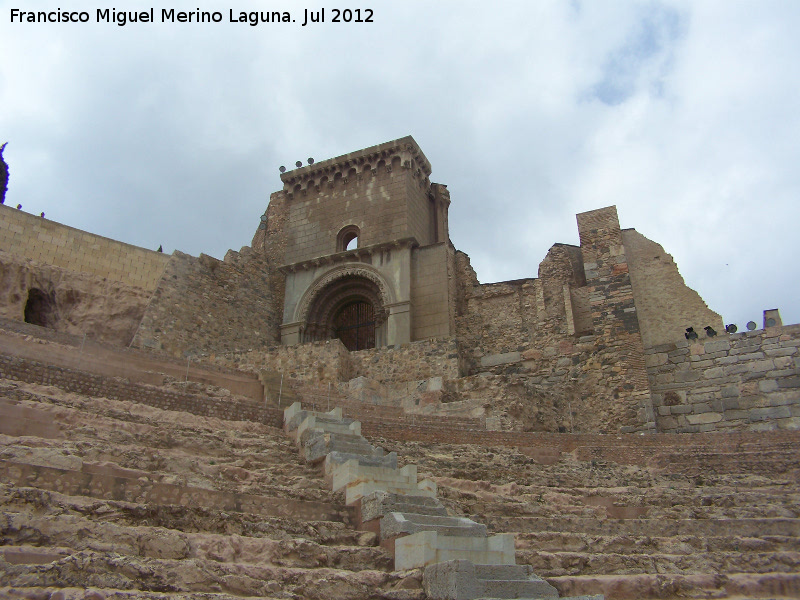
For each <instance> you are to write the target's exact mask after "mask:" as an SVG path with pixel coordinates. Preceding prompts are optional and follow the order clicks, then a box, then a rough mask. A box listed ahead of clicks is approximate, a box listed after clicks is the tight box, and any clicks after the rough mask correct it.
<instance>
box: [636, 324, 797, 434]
mask: <svg viewBox="0 0 800 600" xmlns="http://www.w3.org/2000/svg"><path fill="white" fill-rule="evenodd" d="M799 347H800V325H787V326H784V327H768V328H766V329H763V330H758V331H749V332H745V333H737V334H733V335H727V334H722V335H720V336H718V337H714V338H704V339H703V338H701V339H700V340H697V341H695V342H693V343H690V342H689V341H687V340H682V341H679V342H675V343H671V344H663V345H660V346H655V347H654V348H649V349H647V350H645V359H646V363H647V372H648V376H649V378H650V386H651V389H652V391H653V395H652V400H653V408H654V410H655V411H656V425H657V428H658V431H664V432H678V433H690V432H702V431H729V430H732V429H748V430H769V429H800V350H799V349H798V348H799Z"/></svg>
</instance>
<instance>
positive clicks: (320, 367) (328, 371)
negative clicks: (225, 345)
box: [215, 339, 354, 384]
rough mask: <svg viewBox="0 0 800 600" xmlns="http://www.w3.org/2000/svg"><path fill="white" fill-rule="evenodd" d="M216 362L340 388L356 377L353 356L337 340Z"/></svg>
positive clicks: (222, 358) (230, 357) (232, 356)
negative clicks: (341, 382) (339, 386)
mask: <svg viewBox="0 0 800 600" xmlns="http://www.w3.org/2000/svg"><path fill="white" fill-rule="evenodd" d="M215 362H216V363H217V364H221V365H225V366H228V367H233V368H237V369H242V370H245V371H253V372H258V371H260V370H262V369H263V370H265V371H268V372H271V373H278V374H280V373H282V374H283V375H284V378H286V380H287V381H288V380H289V379H291V380H293V381H297V382H317V383H320V384H327V383H332V384H336V383H339V382H340V381H347V380H349V379H352V378H353V377H354V375H353V363H352V360H351V358H350V352H348V350H347V348H345V347H344V344H342V342H340V341H339V340H337V339H334V340H325V341H322V342H309V343H306V344H299V345H296V346H272V347H270V348H268V349H265V350H257V351H253V352H245V353H234V354H231V355H226V356H218V357H216V359H215Z"/></svg>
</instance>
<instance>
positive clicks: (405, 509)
mask: <svg viewBox="0 0 800 600" xmlns="http://www.w3.org/2000/svg"><path fill="white" fill-rule="evenodd" d="M390 512H402V513H414V514H417V515H431V516H439V517H446V516H447V509H446V508H445V507H444V506H443V505H442V503H441V502H439V500H438V499H437V498H435V497H433V498H432V497H428V496H407V495H404V494H391V493H389V492H374V493H372V494H369V495H368V496H364V497H363V498H362V499H361V502H360V503H359V504H358V519H359V521H360V522H361V523H362V524H364V523H368V522H372V521H375V520H376V519H380V518H381V517H383V516H384V515H386V514H388V513H390ZM379 532H380V530H378V531H377V533H379Z"/></svg>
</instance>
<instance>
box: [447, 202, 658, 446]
mask: <svg viewBox="0 0 800 600" xmlns="http://www.w3.org/2000/svg"><path fill="white" fill-rule="evenodd" d="M578 225H579V231H580V234H581V247H580V248H578V247H576V246H570V245H567V244H555V245H554V246H553V247H552V248H551V249H550V251H549V252H548V254H547V256H546V257H545V259H544V260H543V261H542V263H541V264H540V266H539V277H538V278H537V279H525V280H518V281H509V282H501V283H496V284H488V285H480V284H477V282H476V281H475V280H474V273H473V272H472V270H471V268H470V267H469V262H468V259H466V257H460V256H457V257H456V263H457V274H458V276H459V277H460V278H462V279H463V281H462V282H461V283H459V285H458V287H457V289H458V294H459V297H458V298H457V302H456V306H457V307H461V315H460V316H459V317H457V318H456V324H457V336H458V339H459V347H460V350H461V352H462V356H463V360H464V365H465V369H466V373H467V374H469V375H480V377H470V378H467V379H466V380H464V381H463V382H460V383H459V386H458V389H457V390H455V394H454V397H455V398H457V399H459V400H471V399H477V398H478V397H480V395H481V394H483V395H484V397H486V398H487V399H488V400H489V402H488V404H489V406H488V408H487V410H489V413H491V414H489V413H487V416H491V417H492V418H498V419H499V420H500V423H501V425H502V426H503V427H504V428H513V429H526V430H532V431H552V430H554V429H557V430H560V431H607V432H612V431H642V430H648V429H649V428H651V427H652V420H653V416H652V415H653V411H652V407H651V405H650V399H649V387H648V380H647V373H646V370H645V366H644V354H643V346H642V341H641V336H640V335H639V330H638V321H637V318H636V307H635V305H634V302H633V290H632V287H631V282H630V278H629V276H628V268H627V262H626V256H625V248H624V245H623V242H622V235H621V231H620V228H619V221H618V218H617V213H616V209H615V208H614V207H610V208H607V209H600V210H598V211H592V212H590V213H583V214H581V215H578ZM462 298H463V300H462ZM489 381H490V382H491V383H487V382H489Z"/></svg>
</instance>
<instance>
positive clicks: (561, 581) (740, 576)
mask: <svg viewBox="0 0 800 600" xmlns="http://www.w3.org/2000/svg"><path fill="white" fill-rule="evenodd" d="M546 579H547V581H548V582H549V583H551V584H552V585H553V586H554V587H555V588H556V589H557V590H558V592H559V594H560V595H561V597H562V598H563V597H565V596H578V595H580V594H597V593H602V594H605V596H606V598H610V599H612V598H631V599H636V600H647V599H650V598H652V599H656V598H682V597H689V598H736V599H738V600H751V599H755V598H800V573H797V572H794V573H759V574H752V573H735V572H732V573H725V574H724V575H720V574H719V573H715V572H709V571H705V572H699V573H659V574H654V573H647V574H631V575H624V574H619V575H618V574H609V575H586V576H564V577H546Z"/></svg>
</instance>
